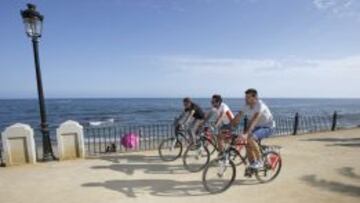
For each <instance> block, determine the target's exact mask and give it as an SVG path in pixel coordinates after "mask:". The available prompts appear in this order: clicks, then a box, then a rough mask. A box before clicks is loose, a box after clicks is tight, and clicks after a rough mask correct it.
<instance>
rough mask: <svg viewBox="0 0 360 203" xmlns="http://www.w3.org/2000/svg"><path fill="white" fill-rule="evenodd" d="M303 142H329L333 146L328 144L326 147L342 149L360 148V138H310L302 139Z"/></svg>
mask: <svg viewBox="0 0 360 203" xmlns="http://www.w3.org/2000/svg"><path fill="white" fill-rule="evenodd" d="M302 141H311V142H329V143H332V144H327V145H326V146H329V147H331V146H340V147H360V138H358V137H356V138H329V137H323V138H310V139H302Z"/></svg>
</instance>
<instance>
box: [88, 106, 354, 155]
mask: <svg viewBox="0 0 360 203" xmlns="http://www.w3.org/2000/svg"><path fill="white" fill-rule="evenodd" d="M275 122H276V128H275V132H274V136H285V135H298V134H305V133H314V132H323V131H332V130H336V129H343V128H354V127H360V114H347V115H339V114H337V113H336V112H334V114H333V115H317V116H307V115H301V114H299V113H296V114H295V115H294V116H293V117H284V116H278V117H275ZM246 123H247V119H246V118H245V119H244V121H243V122H242V123H241V124H240V127H239V129H238V131H243V129H244V126H246ZM129 133H133V134H136V135H138V136H139V137H140V143H139V146H137V147H136V148H135V149H133V150H131V151H146V150H155V149H157V147H158V145H159V144H160V142H161V141H162V140H163V139H165V138H168V137H171V136H174V133H175V131H174V126H173V125H172V124H167V123H164V124H154V125H144V126H137V125H134V126H122V125H118V124H113V125H106V126H96V127H93V126H87V127H85V144H86V148H87V151H88V154H89V155H96V154H102V153H111V152H127V151H128V150H127V149H126V148H124V147H123V146H122V145H121V139H122V138H123V136H125V135H127V134H129Z"/></svg>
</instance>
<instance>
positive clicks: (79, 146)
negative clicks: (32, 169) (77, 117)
mask: <svg viewBox="0 0 360 203" xmlns="http://www.w3.org/2000/svg"><path fill="white" fill-rule="evenodd" d="M56 137H57V142H58V151H59V159H60V160H67V159H76V158H85V144H84V130H83V126H82V125H80V124H79V123H78V122H76V121H71V120H69V121H66V122H64V123H62V124H61V125H60V126H59V128H58V129H57V130H56Z"/></svg>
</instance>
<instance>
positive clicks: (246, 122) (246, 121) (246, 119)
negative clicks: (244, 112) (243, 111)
mask: <svg viewBox="0 0 360 203" xmlns="http://www.w3.org/2000/svg"><path fill="white" fill-rule="evenodd" d="M248 120H249V119H248V117H247V116H245V117H244V133H245V132H246V131H247V128H248Z"/></svg>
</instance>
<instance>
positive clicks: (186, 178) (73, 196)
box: [0, 129, 360, 203]
mask: <svg viewBox="0 0 360 203" xmlns="http://www.w3.org/2000/svg"><path fill="white" fill-rule="evenodd" d="M266 143H273V144H276V145H281V146H282V150H281V153H282V156H283V168H282V171H281V173H280V175H279V177H278V178H277V179H276V180H275V181H273V182H270V183H267V184H259V183H257V182H256V181H255V180H253V179H246V178H244V177H243V176H242V174H243V167H238V175H237V180H236V182H235V184H234V185H233V186H232V187H231V188H230V189H229V190H227V191H226V192H224V193H221V194H216V195H210V194H208V193H207V192H206V191H204V189H203V186H202V183H201V173H188V172H187V171H185V170H184V169H183V167H182V162H181V161H175V162H172V163H165V162H162V161H160V160H159V158H158V156H157V152H156V151H154V152H143V153H130V154H120V155H115V156H107V157H99V158H93V159H87V160H79V161H64V162H51V163H40V164H36V165H33V166H17V167H11V168H0V202H1V203H42V202H47V203H72V202H79V203H116V202H121V203H132V202H141V203H151V202H156V203H163V202H164V203H165V202H166V203H177V202H182V203H183V202H187V203H197V202H199V203H205V202H206V203H209V202H214V203H215V202H216V203H218V202H222V203H231V202H237V203H238V202H249V203H251V202H255V203H260V202H276V203H282V202H284V203H289V202H292V203H294V202H300V203H312V202H314V203H321V202H326V203H332V202H334V203H340V202H346V203H351V202H356V203H358V202H360V129H354V130H343V131H337V132H329V133H318V134H309V135H299V136H288V137H280V138H274V139H270V140H267V141H266Z"/></svg>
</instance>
